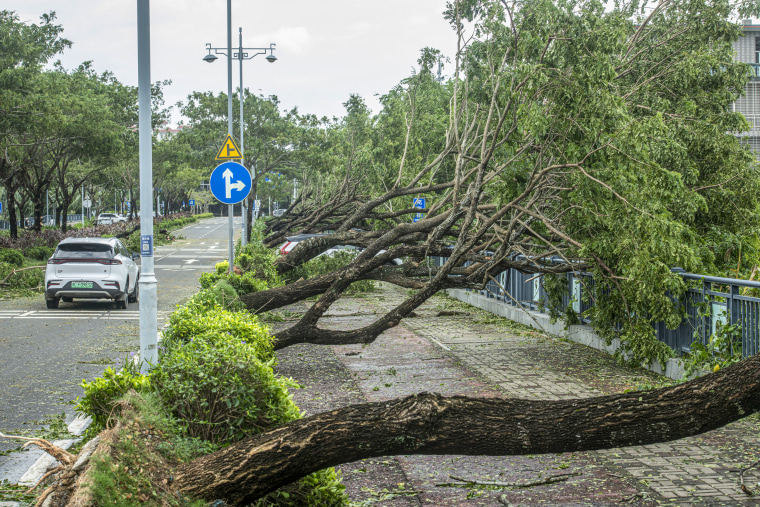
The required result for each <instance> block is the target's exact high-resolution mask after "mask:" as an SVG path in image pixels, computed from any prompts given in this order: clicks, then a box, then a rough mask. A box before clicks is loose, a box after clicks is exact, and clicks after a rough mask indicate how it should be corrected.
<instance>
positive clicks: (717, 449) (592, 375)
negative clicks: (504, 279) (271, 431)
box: [273, 286, 760, 506]
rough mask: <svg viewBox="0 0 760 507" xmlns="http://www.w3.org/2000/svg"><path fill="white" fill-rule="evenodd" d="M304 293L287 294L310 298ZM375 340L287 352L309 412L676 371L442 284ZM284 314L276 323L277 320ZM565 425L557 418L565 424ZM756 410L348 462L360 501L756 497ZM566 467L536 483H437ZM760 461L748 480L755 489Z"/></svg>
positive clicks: (373, 305) (580, 385) (736, 501)
mask: <svg viewBox="0 0 760 507" xmlns="http://www.w3.org/2000/svg"><path fill="white" fill-rule="evenodd" d="M405 294H406V291H403V290H400V289H396V288H394V287H390V286H383V287H382V288H381V289H379V290H378V291H376V292H374V293H372V294H369V295H365V296H364V297H355V298H348V299H345V300H341V301H339V302H338V303H337V304H336V305H334V306H333V307H332V308H331V311H330V318H329V319H328V321H327V323H326V324H325V323H323V326H325V327H330V328H334V329H352V328H356V327H359V326H363V325H366V323H368V322H370V321H371V320H372V319H373V318H374V317H375V313H381V312H382V311H383V310H384V309H386V308H390V307H392V306H395V304H397V303H399V302H400V301H401V300H402V299H403V298H404V296H405ZM307 307H308V306H306V305H304V304H299V305H295V306H293V307H290V308H289V310H290V311H291V312H299V311H303V310H305V309H306V308H307ZM416 314H417V315H416V316H415V317H412V318H408V319H404V320H403V321H402V322H401V324H400V325H399V326H397V327H396V328H394V329H391V330H389V331H387V332H386V333H384V334H383V335H381V336H380V337H378V339H377V340H375V342H374V343H372V344H370V345H368V346H364V347H363V346H361V345H346V346H332V347H331V346H319V345H297V346H293V347H289V348H287V349H284V350H282V351H279V352H278V358H279V361H280V364H279V366H278V367H277V370H278V372H279V373H281V374H283V375H286V376H291V377H293V378H294V379H295V380H297V381H298V382H299V383H301V384H303V385H304V389H301V390H297V391H295V392H294V398H295V401H296V403H297V404H298V406H299V407H301V408H302V409H303V410H305V411H306V413H307V414H313V413H317V412H321V411H325V410H331V409H334V408H339V407H342V406H345V405H349V404H353V403H360V402H364V401H382V400H385V399H391V398H397V397H400V396H405V395H408V394H412V393H417V392H421V391H434V392H438V393H442V394H444V395H456V394H463V395H468V396H482V397H516V398H536V399H547V400H550V399H566V398H581V397H590V396H598V395H602V394H612V393H618V392H623V391H625V390H626V389H640V388H642V387H644V386H657V385H660V384H661V383H664V382H669V381H668V380H667V379H664V378H663V377H658V376H656V375H654V374H652V373H650V372H648V371H645V370H632V369H628V368H623V367H621V366H619V365H618V364H617V363H616V362H615V361H614V359H612V358H611V357H610V356H608V355H607V354H605V353H603V352H599V351H596V350H594V349H591V348H588V347H584V346H582V345H577V344H574V343H571V342H567V341H563V340H558V339H554V338H552V337H549V336H546V335H543V334H541V333H538V332H536V331H534V330H532V329H528V328H524V327H522V326H519V325H517V324H513V323H511V322H510V321H507V320H505V319H502V318H500V317H495V316H492V315H490V314H488V313H486V312H484V311H482V310H479V309H476V308H473V307H469V306H467V305H464V304H463V303H460V302H458V301H455V300H453V299H450V298H448V297H445V296H436V297H435V298H433V299H431V300H429V301H428V302H427V303H426V304H425V305H424V306H422V307H421V308H419V309H418V310H417V312H416ZM287 324H288V323H278V324H276V326H273V327H274V328H275V329H277V328H281V327H282V326H285V325H287ZM558 431H561V428H558ZM758 444H760V417H758V416H757V415H754V416H750V417H748V418H746V419H744V420H742V421H739V422H737V423H734V424H731V425H729V426H726V427H724V428H721V429H719V430H716V431H712V432H710V433H706V434H703V435H701V436H698V437H692V438H687V439H683V440H678V441H675V442H669V443H665V444H657V445H648V446H641V447H627V448H622V449H609V450H605V451H595V452H584V453H565V454H557V455H554V454H548V455H532V456H503V457H488V456H393V457H384V458H377V459H369V460H363V461H359V462H355V463H350V464H346V465H342V466H341V467H340V469H341V470H342V473H343V478H344V481H343V482H344V484H345V485H346V489H347V491H348V492H349V495H350V497H351V500H352V501H354V502H356V503H358V504H359V505H382V506H422V505H425V506H480V505H483V506H486V505H488V506H499V505H535V504H543V505H613V504H620V503H621V502H622V503H623V504H624V505H760V495H758V496H752V497H750V496H747V495H746V494H744V493H743V492H741V490H740V489H739V483H738V473H737V470H738V469H741V468H743V467H746V466H748V465H749V464H751V463H753V462H755V461H757V460H758V459H760V445H758ZM568 473H572V474H576V475H571V476H569V478H567V480H565V481H562V482H554V483H551V484H542V485H537V486H533V487H528V488H496V487H494V486H480V485H475V486H473V485H472V484H470V485H469V486H467V485H466V483H464V482H461V486H459V487H455V486H450V485H449V486H442V485H443V484H457V483H458V481H457V480H455V479H452V476H453V477H457V478H461V479H465V480H470V481H479V482H501V483H529V482H541V481H544V480H546V479H547V478H550V477H552V476H556V475H563V474H568ZM758 482H760V471H758V470H756V469H752V470H750V471H748V472H747V473H745V484H746V485H747V486H748V487H749V488H750V489H753V490H754V489H756V488H757V489H760V486H756V484H757V483H758Z"/></svg>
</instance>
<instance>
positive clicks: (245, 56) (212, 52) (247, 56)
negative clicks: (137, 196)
mask: <svg viewBox="0 0 760 507" xmlns="http://www.w3.org/2000/svg"><path fill="white" fill-rule="evenodd" d="M238 36H239V47H238V48H237V53H232V58H233V59H237V60H238V61H239V62H240V162H241V163H242V165H243V167H245V159H244V156H245V155H244V150H245V147H244V144H243V131H244V130H245V129H244V128H243V102H244V100H245V98H244V93H243V60H252V59H253V58H255V57H257V56H259V55H266V56H265V57H264V58H265V59H266V61H268V62H269V63H274V62H276V61H277V57H276V56H274V50H275V44H274V43H272V44H269V47H268V48H244V47H243V28H242V27H240V28H238ZM206 51H208V54H207V55H206V56H204V57H203V61H204V62H208V63H213V62H215V61H216V60H218V58H217V57H216V55H224V56H228V54H229V53H227V52H225V51H227V48H214V47H211V44H209V43H206ZM248 51H250V53H249V52H248ZM230 79H232V75H230ZM227 100H228V104H229V110H230V111H232V83H231V82H230V83H229V94H228V96H227ZM229 134H230V135H232V131H230V132H229ZM247 200H248V198H247V197H246V198H245V199H243V203H242V215H243V233H242V234H241V235H240V244H241V245H242V246H245V245H246V244H247V243H248V238H247V235H248V223H247V222H248V214H247V213H246V209H247V206H246V205H245V203H246V201H247ZM230 209H231V208H230ZM230 269H232V262H230Z"/></svg>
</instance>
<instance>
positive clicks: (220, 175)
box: [208, 162, 252, 204]
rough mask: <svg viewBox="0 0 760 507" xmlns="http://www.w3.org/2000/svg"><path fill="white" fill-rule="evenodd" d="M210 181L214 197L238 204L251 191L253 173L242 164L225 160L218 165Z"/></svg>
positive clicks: (226, 202)
mask: <svg viewBox="0 0 760 507" xmlns="http://www.w3.org/2000/svg"><path fill="white" fill-rule="evenodd" d="M208 183H209V187H210V188H211V193H212V194H214V197H216V198H217V199H219V200H220V201H221V202H223V203H225V204H236V203H239V202H240V201H242V200H243V199H245V198H246V197H248V194H249V193H250V192H251V184H252V181H251V173H249V172H248V169H246V168H245V166H243V165H242V164H238V163H237V162H225V163H223V164H219V165H218V166H216V169H214V172H212V173H211V179H210V180H209V182H208Z"/></svg>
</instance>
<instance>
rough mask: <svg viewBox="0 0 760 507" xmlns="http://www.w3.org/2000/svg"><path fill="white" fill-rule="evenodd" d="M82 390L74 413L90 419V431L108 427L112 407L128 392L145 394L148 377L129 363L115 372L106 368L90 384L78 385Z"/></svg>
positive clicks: (83, 382) (148, 386) (85, 382)
mask: <svg viewBox="0 0 760 507" xmlns="http://www.w3.org/2000/svg"><path fill="white" fill-rule="evenodd" d="M79 385H80V386H81V387H82V389H84V396H83V397H82V398H77V400H76V411H77V412H78V413H80V414H85V415H88V416H90V417H91V418H92V425H91V428H92V431H95V432H97V431H100V430H103V429H105V428H106V427H108V422H109V420H110V419H111V414H112V411H113V408H114V405H115V404H116V402H117V401H119V399H120V398H122V397H123V396H124V395H125V394H127V393H128V392H129V391H131V390H134V391H137V392H145V391H148V389H149V388H150V380H149V378H148V376H146V375H143V374H141V373H140V372H139V371H137V368H136V367H135V366H134V364H133V363H132V362H131V361H128V362H127V366H126V367H125V368H124V369H122V370H121V371H119V372H117V371H116V370H115V369H114V368H112V367H110V366H109V367H108V368H106V369H105V371H104V372H103V376H102V377H98V378H96V379H94V380H93V381H92V382H87V381H86V380H83V381H82V383H81V384H79Z"/></svg>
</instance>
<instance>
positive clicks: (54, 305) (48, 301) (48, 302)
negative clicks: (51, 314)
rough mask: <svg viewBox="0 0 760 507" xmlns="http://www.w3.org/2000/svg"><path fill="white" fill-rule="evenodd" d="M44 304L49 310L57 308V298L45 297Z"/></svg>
mask: <svg viewBox="0 0 760 507" xmlns="http://www.w3.org/2000/svg"><path fill="white" fill-rule="evenodd" d="M45 304H46V305H47V307H48V308H50V309H51V310H55V309H56V308H58V298H53V299H46V300H45Z"/></svg>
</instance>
